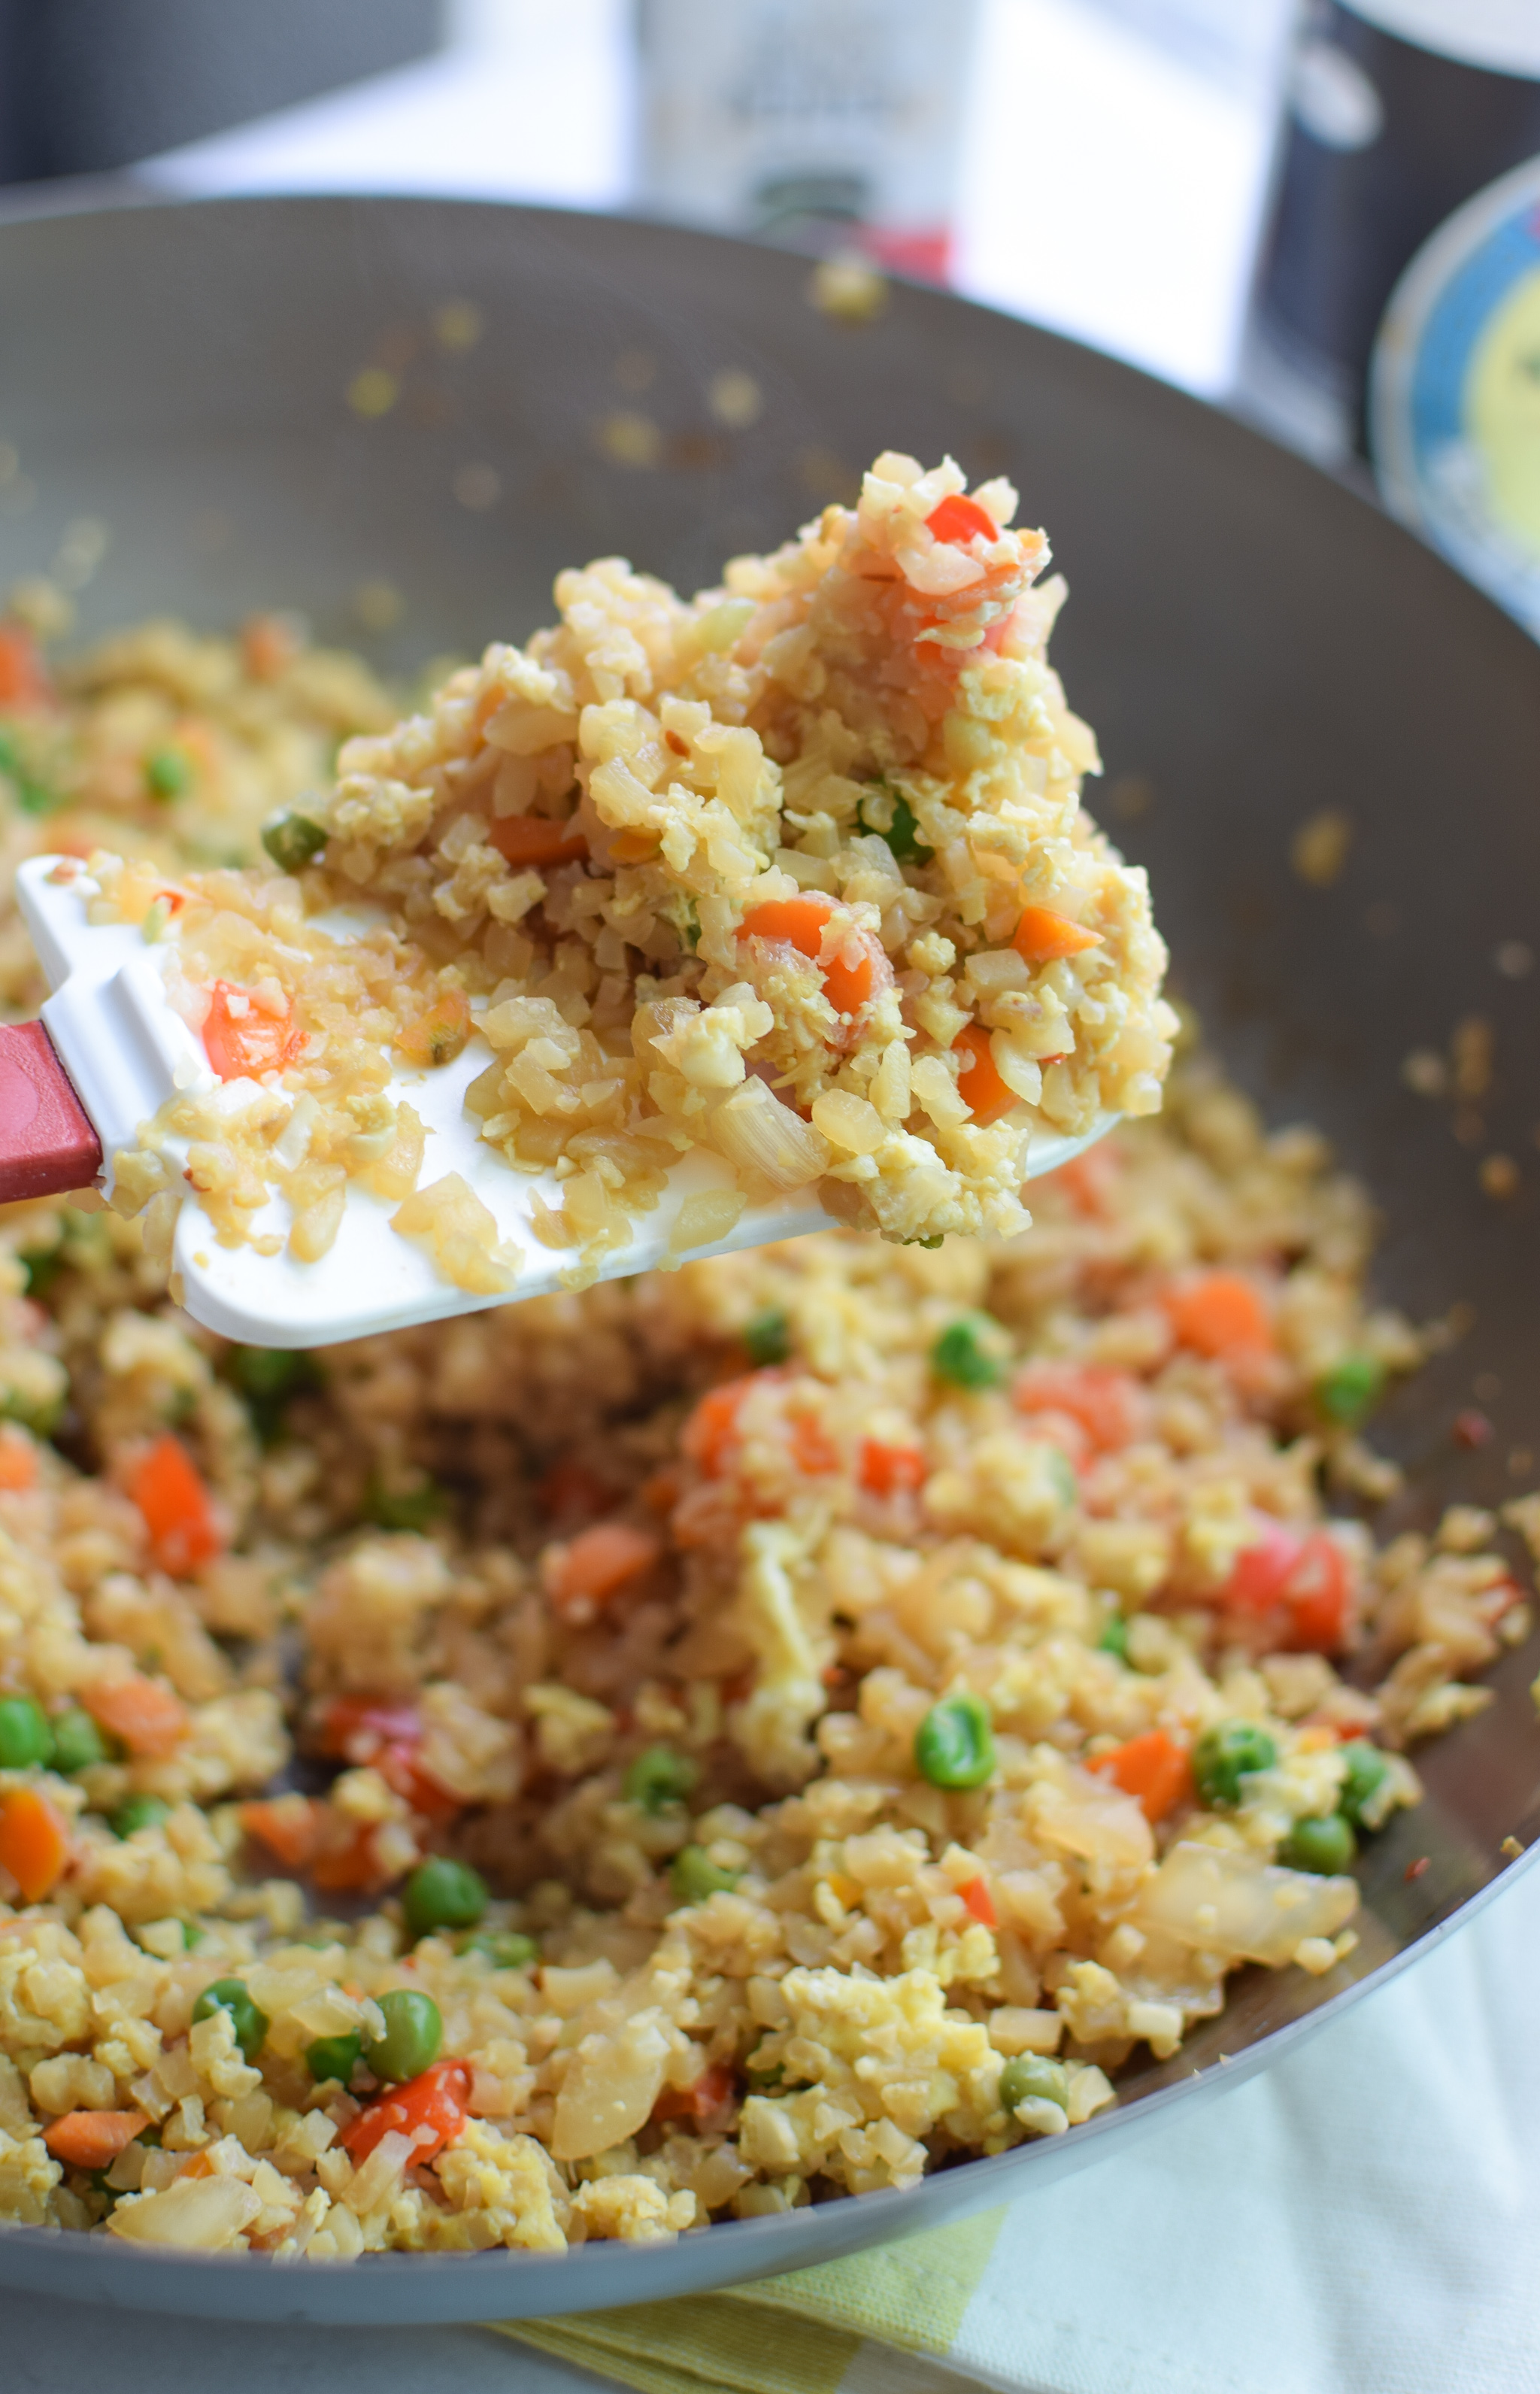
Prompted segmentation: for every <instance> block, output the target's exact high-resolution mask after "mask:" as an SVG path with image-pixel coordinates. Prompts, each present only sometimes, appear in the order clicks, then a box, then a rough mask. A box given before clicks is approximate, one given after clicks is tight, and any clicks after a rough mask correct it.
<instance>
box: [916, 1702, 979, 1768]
mask: <svg viewBox="0 0 1540 2394" xmlns="http://www.w3.org/2000/svg"><path fill="white" fill-rule="evenodd" d="M915 1765H916V1767H917V1768H918V1770H919V1773H920V1776H921V1778H922V1779H928V1780H929V1782H930V1784H931V1786H932V1787H981V1786H982V1785H983V1783H984V1782H985V1780H986V1779H988V1778H989V1777H990V1775H991V1773H992V1772H993V1770H994V1730H992V1729H991V1727H990V1722H989V1712H988V1708H987V1706H986V1705H984V1704H983V1703H981V1701H980V1699H979V1698H978V1697H977V1696H969V1695H960V1696H943V1697H942V1698H941V1703H939V1704H932V1705H931V1707H930V1710H929V1711H928V1713H927V1714H926V1717H925V1718H924V1720H922V1721H921V1723H920V1725H919V1728H918V1729H917V1730H916V1731H915Z"/></svg>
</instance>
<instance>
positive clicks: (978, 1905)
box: [957, 1875, 1000, 1928]
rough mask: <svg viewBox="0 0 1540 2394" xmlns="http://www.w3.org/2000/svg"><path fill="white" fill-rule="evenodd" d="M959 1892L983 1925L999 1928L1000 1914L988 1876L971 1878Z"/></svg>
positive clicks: (970, 1910) (976, 1918)
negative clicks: (996, 1907) (995, 1907)
mask: <svg viewBox="0 0 1540 2394" xmlns="http://www.w3.org/2000/svg"><path fill="white" fill-rule="evenodd" d="M957 1892H958V1894H959V1895H960V1896H961V1897H962V1899H963V1901H964V1902H965V1903H966V1904H967V1908H968V1910H969V1912H971V1913H972V1914H973V1917H974V1919H975V1920H977V1921H978V1922H979V1924H980V1926H981V1927H984V1928H998V1927H999V1926H1000V1920H999V1914H997V1913H996V1911H995V1909H994V1896H993V1895H992V1894H991V1893H990V1888H989V1881H988V1879H987V1878H985V1877H983V1876H982V1875H980V1876H979V1877H978V1878H970V1879H969V1880H968V1882H967V1886H966V1887H960V1888H958V1889H957Z"/></svg>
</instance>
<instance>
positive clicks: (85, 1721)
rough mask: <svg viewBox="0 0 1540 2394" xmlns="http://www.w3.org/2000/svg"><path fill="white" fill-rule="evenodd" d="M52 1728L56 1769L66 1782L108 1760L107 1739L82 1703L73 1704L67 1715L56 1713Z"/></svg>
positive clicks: (51, 1723) (51, 1724)
mask: <svg viewBox="0 0 1540 2394" xmlns="http://www.w3.org/2000/svg"><path fill="white" fill-rule="evenodd" d="M49 1726H50V1728H51V1729H52V1730H53V1735H54V1769H56V1770H58V1771H59V1772H61V1773H62V1775H63V1776H64V1777H65V1778H66V1779H69V1778H72V1776H73V1775H74V1773H75V1772H76V1771H77V1770H89V1769H92V1767H93V1765H95V1764H96V1763H99V1762H105V1761H106V1759H107V1740H106V1739H105V1738H104V1737H103V1736H102V1733H101V1731H100V1730H99V1729H98V1727H97V1725H96V1723H95V1721H94V1720H93V1719H92V1718H91V1716H90V1714H89V1713H88V1712H85V1711H83V1710H82V1709H81V1707H80V1705H79V1704H72V1706H71V1707H70V1710H69V1711H68V1712H67V1713H56V1714H55V1716H54V1718H53V1720H52V1721H51V1722H50V1724H49Z"/></svg>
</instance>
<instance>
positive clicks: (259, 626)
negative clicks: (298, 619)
mask: <svg viewBox="0 0 1540 2394" xmlns="http://www.w3.org/2000/svg"><path fill="white" fill-rule="evenodd" d="M298 654H299V640H298V638H297V636H296V632H295V630H294V626H293V625H290V624H285V622H284V621H283V616H282V615H248V617H247V618H246V621H245V622H244V624H243V625H242V626H241V659H242V663H243V664H244V666H245V668H246V671H247V673H249V674H250V676H251V677H252V679H253V680H254V681H276V680H277V678H278V677H279V675H280V674H281V673H282V672H283V670H284V668H285V666H287V665H290V664H293V662H294V660H295V658H296V656H297V655H298Z"/></svg>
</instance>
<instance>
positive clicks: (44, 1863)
mask: <svg viewBox="0 0 1540 2394" xmlns="http://www.w3.org/2000/svg"><path fill="white" fill-rule="evenodd" d="M69 1861H70V1837H69V1832H68V1830H67V1829H66V1828H65V1826H64V1822H63V1821H62V1820H61V1819H60V1817H59V1814H58V1813H57V1812H56V1811H55V1809H54V1808H53V1806H52V1805H51V1804H50V1803H49V1801H48V1799H47V1797H46V1795H39V1793H38V1791H37V1789H36V1788H35V1787H9V1788H7V1790H6V1793H5V1794H4V1795H0V1869H5V1870H8V1871H9V1873H10V1874H11V1876H12V1878H13V1879H14V1880H15V1881H16V1884H17V1886H18V1887H19V1888H20V1890H21V1898H22V1901H23V1902H25V1903H41V1902H42V1901H43V1900H44V1898H45V1897H46V1896H48V1895H51V1894H52V1893H53V1890H54V1888H56V1887H57V1886H58V1885H59V1880H60V1879H61V1878H62V1877H63V1875H64V1873H65V1871H66V1869H67V1868H68V1866H69Z"/></svg>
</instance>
